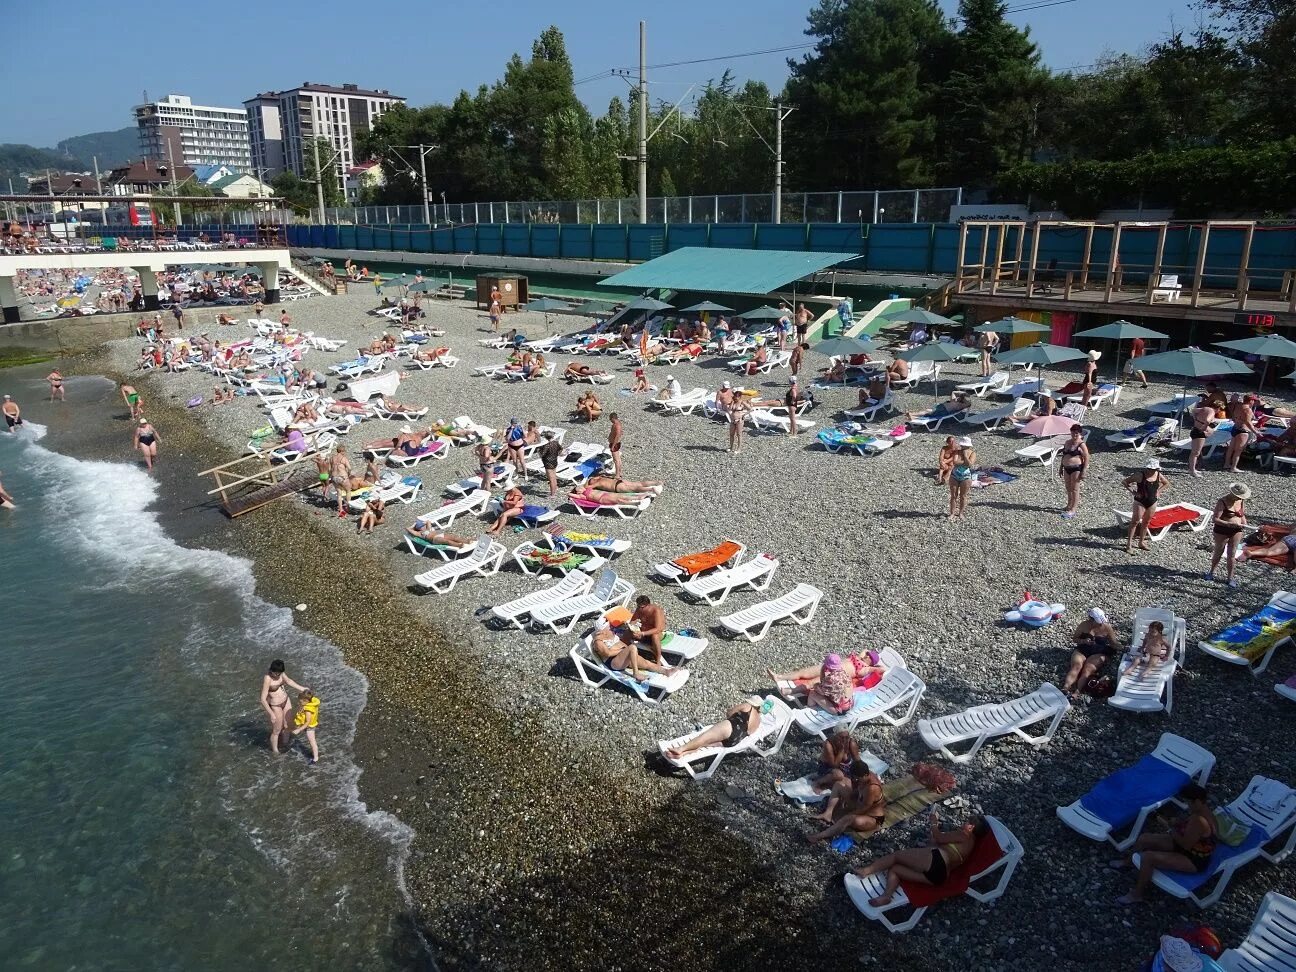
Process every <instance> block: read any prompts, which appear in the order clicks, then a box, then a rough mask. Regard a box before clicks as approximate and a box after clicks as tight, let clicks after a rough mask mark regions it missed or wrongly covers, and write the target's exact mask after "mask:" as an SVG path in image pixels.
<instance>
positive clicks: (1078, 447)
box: [1058, 425, 1089, 520]
mask: <svg viewBox="0 0 1296 972" xmlns="http://www.w3.org/2000/svg"><path fill="white" fill-rule="evenodd" d="M1058 455H1059V456H1060V457H1061V460H1060V461H1059V462H1058V476H1059V477H1061V479H1062V485H1063V486H1064V487H1065V488H1066V509H1064V510H1063V511H1062V519H1064V520H1070V519H1071V518H1072V517H1074V516H1075V515H1076V511H1077V510H1078V509H1080V484H1081V483H1083V482H1084V478H1085V470H1087V469H1088V468H1089V447H1088V446H1087V445H1085V440H1084V426H1081V425H1073V426H1071V437H1070V438H1069V439H1067V441H1066V444H1065V445H1063V446H1062V448H1061V449H1059V450H1058Z"/></svg>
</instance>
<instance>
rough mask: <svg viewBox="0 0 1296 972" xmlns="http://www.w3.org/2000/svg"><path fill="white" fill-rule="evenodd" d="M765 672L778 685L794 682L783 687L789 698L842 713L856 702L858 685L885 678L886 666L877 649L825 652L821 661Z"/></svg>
mask: <svg viewBox="0 0 1296 972" xmlns="http://www.w3.org/2000/svg"><path fill="white" fill-rule="evenodd" d="M766 674H768V675H769V677H770V678H772V679H773V680H774V685H775V686H776V687H777V686H778V685H779V683H781V682H792V683H793V687H792V689H791V690H786V689H785V690H781V691H780V694H782V695H783V697H784V698H786V699H787V700H788V701H789V702H804V703H805V704H806V705H807V706H809V707H811V708H814V707H815V706H818V707H819V708H821V709H826V710H828V711H829V712H833V713H841V712H846V711H848V710H849V709H850V707H851V706H852V705H854V704H855V690H856V689H871V688H873V687H874V686H875V685H877V684H878V682H880V681H882V676H883V675H884V674H886V666H884V665H882V664H880V663H879V656H878V653H877V652H876V651H867V652H865V653H864V654H863V655H845V656H843V655H839V654H836V653H832V654H829V655H825V656H824V660H823V663H822V664H821V665H812V666H810V667H809V668H800V669H797V670H796V671H794V672H784V673H782V674H780V673H778V672H775V671H774V670H773V669H766Z"/></svg>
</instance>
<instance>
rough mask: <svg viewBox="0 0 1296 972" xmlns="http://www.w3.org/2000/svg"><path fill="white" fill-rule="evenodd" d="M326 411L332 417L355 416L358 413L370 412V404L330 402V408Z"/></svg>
mask: <svg viewBox="0 0 1296 972" xmlns="http://www.w3.org/2000/svg"><path fill="white" fill-rule="evenodd" d="M325 411H327V412H328V413H329V414H330V415H355V414H356V413H357V412H367V411H369V403H368V402H351V401H346V402H329V406H328V408H327V409H326V410H325Z"/></svg>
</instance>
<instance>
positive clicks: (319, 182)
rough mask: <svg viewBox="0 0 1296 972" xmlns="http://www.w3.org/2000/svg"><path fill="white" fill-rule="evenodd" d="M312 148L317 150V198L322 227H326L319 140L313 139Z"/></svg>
mask: <svg viewBox="0 0 1296 972" xmlns="http://www.w3.org/2000/svg"><path fill="white" fill-rule="evenodd" d="M311 148H313V149H314V150H315V198H316V200H318V202H319V211H320V225H321V226H323V225H324V173H323V171H321V169H320V161H319V138H318V137H313V138H311Z"/></svg>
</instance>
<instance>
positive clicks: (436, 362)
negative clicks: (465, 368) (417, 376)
mask: <svg viewBox="0 0 1296 972" xmlns="http://www.w3.org/2000/svg"><path fill="white" fill-rule="evenodd" d="M412 360H413V362H414V366H415V367H416V368H418V369H419V371H431V370H432V369H433V368H457V367H458V366H459V359H458V358H456V357H455V356H454V355H453V354H449V353H446V354H439V355H437V356H436V357H435V358H433V359H432V360H430V361H429V360H427V359H426V358H414V359H412Z"/></svg>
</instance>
